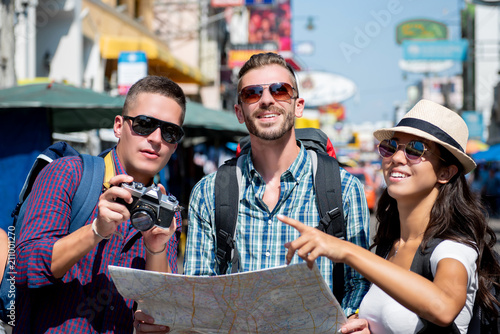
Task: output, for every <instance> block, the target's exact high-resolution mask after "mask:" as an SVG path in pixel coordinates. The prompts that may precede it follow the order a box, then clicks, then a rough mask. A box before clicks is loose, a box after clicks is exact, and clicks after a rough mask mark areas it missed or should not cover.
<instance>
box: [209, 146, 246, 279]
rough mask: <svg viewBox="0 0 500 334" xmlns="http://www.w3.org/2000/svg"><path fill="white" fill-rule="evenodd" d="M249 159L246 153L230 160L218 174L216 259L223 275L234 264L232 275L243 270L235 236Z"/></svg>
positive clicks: (216, 177)
mask: <svg viewBox="0 0 500 334" xmlns="http://www.w3.org/2000/svg"><path fill="white" fill-rule="evenodd" d="M245 156H246V155H245V154H244V155H241V156H240V157H238V158H233V159H230V160H228V161H226V162H225V163H224V164H223V165H221V166H220V167H219V169H218V170H217V174H216V175H215V233H216V234H215V235H216V239H217V253H216V258H217V262H218V263H219V274H220V275H223V274H225V273H226V271H227V268H228V264H229V262H230V261H231V264H232V265H231V272H232V273H234V272H237V271H238V269H239V254H238V250H237V248H236V244H235V240H234V236H235V231H236V222H237V221H238V207H239V202H240V188H241V178H242V173H241V166H242V164H243V161H244V157H245ZM235 185H237V187H235Z"/></svg>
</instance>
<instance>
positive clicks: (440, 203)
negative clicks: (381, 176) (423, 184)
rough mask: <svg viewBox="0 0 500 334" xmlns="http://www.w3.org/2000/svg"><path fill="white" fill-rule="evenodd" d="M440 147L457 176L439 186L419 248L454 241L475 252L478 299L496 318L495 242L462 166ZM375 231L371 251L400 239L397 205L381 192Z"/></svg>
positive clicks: (499, 274) (497, 274)
mask: <svg viewBox="0 0 500 334" xmlns="http://www.w3.org/2000/svg"><path fill="white" fill-rule="evenodd" d="M437 146H438V147H439V150H440V153H441V157H442V158H443V160H444V161H445V162H441V163H442V164H445V165H447V166H448V165H455V166H457V167H458V169H459V171H458V173H457V174H456V175H455V176H454V177H453V178H452V179H451V180H450V181H449V182H448V183H446V184H442V185H440V186H439V194H438V196H437V198H436V202H435V203H434V205H433V207H432V209H431V213H430V220H429V224H428V226H427V229H426V231H425V233H424V237H423V241H422V247H423V248H425V246H426V245H427V243H428V242H429V241H430V240H431V239H434V238H439V239H446V240H453V241H456V242H460V243H463V244H466V245H469V246H470V247H472V248H474V249H476V250H477V252H478V254H479V256H478V258H477V261H476V265H477V271H478V277H479V282H478V283H479V287H478V291H477V297H478V300H479V303H480V305H479V306H481V307H482V308H483V309H484V310H486V311H487V312H488V313H490V314H492V315H493V316H499V314H498V311H497V309H496V307H495V305H497V306H499V307H500V303H499V302H498V301H497V299H496V298H495V296H494V295H493V294H492V293H491V292H490V291H491V288H492V287H493V285H495V286H496V288H500V284H499V278H500V265H499V264H498V262H497V260H496V258H495V253H494V251H493V247H494V246H495V243H496V241H497V238H496V235H495V232H494V231H493V230H492V229H491V228H490V227H489V226H488V216H487V213H486V209H485V208H484V206H483V204H482V203H481V201H480V199H479V196H478V195H477V194H475V193H473V192H472V191H471V189H470V187H469V184H468V182H467V180H466V179H465V174H464V170H463V167H462V164H461V163H460V162H459V161H458V160H457V159H456V158H455V156H453V155H452V154H451V153H450V152H449V151H448V150H446V149H445V148H444V147H442V146H440V145H437ZM376 217H377V221H378V229H377V233H376V235H375V238H374V242H373V245H372V246H371V247H372V248H373V247H375V246H378V245H384V247H386V246H387V245H392V244H393V243H394V242H395V241H396V240H398V239H399V237H400V227H399V223H400V221H399V211H398V206H397V202H396V200H395V199H394V198H392V197H391V196H390V195H389V193H388V192H387V189H384V191H383V193H382V195H381V197H380V199H379V202H378V206H377V213H376Z"/></svg>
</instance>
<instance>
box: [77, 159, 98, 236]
mask: <svg viewBox="0 0 500 334" xmlns="http://www.w3.org/2000/svg"><path fill="white" fill-rule="evenodd" d="M80 156H81V158H82V161H83V173H82V179H81V181H80V184H79V185H78V189H77V190H76V193H75V196H74V197H73V202H72V203H71V223H70V226H69V231H68V233H73V232H74V231H76V230H78V229H79V228H80V227H82V226H83V225H85V222H86V221H87V220H88V219H89V217H90V215H91V214H92V212H93V211H94V207H95V204H96V203H97V201H98V200H99V196H100V195H101V193H102V185H103V182H104V174H105V165H104V160H103V158H101V157H95V156H92V155H88V154H81V155H80Z"/></svg>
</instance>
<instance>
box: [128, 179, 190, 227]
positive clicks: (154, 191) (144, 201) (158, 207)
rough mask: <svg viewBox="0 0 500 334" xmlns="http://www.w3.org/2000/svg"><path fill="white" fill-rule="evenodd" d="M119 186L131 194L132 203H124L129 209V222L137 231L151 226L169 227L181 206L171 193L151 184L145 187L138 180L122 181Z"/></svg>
mask: <svg viewBox="0 0 500 334" xmlns="http://www.w3.org/2000/svg"><path fill="white" fill-rule="evenodd" d="M121 187H122V188H124V189H126V190H127V191H128V192H130V193H131V194H132V199H133V201H132V203H131V204H128V203H125V201H121V202H122V204H125V206H126V207H127V209H128V210H129V211H130V222H131V223H132V225H133V226H134V227H135V229H137V230H139V231H147V230H149V229H151V228H153V226H155V225H156V226H159V227H162V228H169V227H170V224H171V223H172V218H174V214H175V212H176V211H181V210H182V209H183V208H182V206H180V205H179V201H177V199H176V198H175V197H174V196H172V195H164V194H162V193H161V191H160V187H158V186H157V185H155V184H153V185H152V186H149V187H145V186H144V185H143V184H142V183H140V182H132V183H122V184H121Z"/></svg>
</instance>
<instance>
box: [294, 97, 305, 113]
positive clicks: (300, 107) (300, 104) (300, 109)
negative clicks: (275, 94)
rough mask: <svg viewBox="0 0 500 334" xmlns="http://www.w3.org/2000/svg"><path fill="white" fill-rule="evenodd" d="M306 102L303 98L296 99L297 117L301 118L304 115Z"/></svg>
mask: <svg viewBox="0 0 500 334" xmlns="http://www.w3.org/2000/svg"><path fill="white" fill-rule="evenodd" d="M304 107H305V102H304V99H303V98H299V97H298V98H296V99H295V117H297V118H300V117H302V114H303V113H304Z"/></svg>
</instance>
